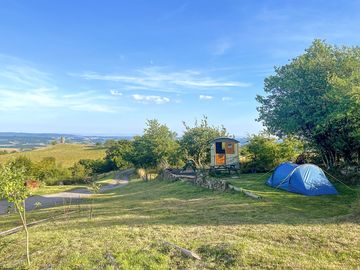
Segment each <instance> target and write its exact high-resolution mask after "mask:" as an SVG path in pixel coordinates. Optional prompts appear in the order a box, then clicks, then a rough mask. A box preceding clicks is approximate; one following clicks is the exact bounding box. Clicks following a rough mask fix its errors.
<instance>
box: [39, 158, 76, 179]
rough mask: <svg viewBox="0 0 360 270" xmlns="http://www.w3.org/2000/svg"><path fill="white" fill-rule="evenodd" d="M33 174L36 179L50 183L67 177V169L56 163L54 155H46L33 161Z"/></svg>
mask: <svg viewBox="0 0 360 270" xmlns="http://www.w3.org/2000/svg"><path fill="white" fill-rule="evenodd" d="M34 176H35V178H36V179H38V180H40V181H42V182H44V183H46V184H50V185H51V184H54V183H56V182H57V181H59V180H64V179H67V178H69V171H68V170H67V169H64V168H63V167H62V166H61V165H59V164H56V160H55V158H54V157H46V158H43V159H42V160H41V161H39V162H37V163H35V165H34Z"/></svg>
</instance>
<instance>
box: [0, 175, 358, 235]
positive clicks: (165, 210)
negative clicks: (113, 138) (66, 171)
mask: <svg viewBox="0 0 360 270" xmlns="http://www.w3.org/2000/svg"><path fill="white" fill-rule="evenodd" d="M229 181H231V182H232V183H233V184H234V185H237V186H241V187H243V188H246V189H249V190H251V191H252V192H255V193H257V194H259V195H261V196H262V199H261V200H255V199H251V198H248V197H246V196H245V195H243V194H241V193H223V192H216V191H211V190H208V189H204V188H200V187H197V186H193V185H191V184H189V183H183V182H172V183H170V182H166V181H150V182H143V181H139V180H135V181H131V182H130V184H128V185H127V186H125V187H121V188H117V189H113V190H109V191H107V192H105V193H104V194H101V195H99V196H96V197H95V198H94V216H95V219H94V220H92V221H91V222H90V221H89V220H88V219H87V218H86V217H87V211H88V210H87V209H88V207H89V206H88V205H89V204H90V203H91V200H92V199H83V200H82V203H81V205H79V206H78V207H79V208H81V209H82V213H81V214H80V215H78V216H76V215H74V217H72V219H76V224H73V225H72V228H73V229H77V228H83V227H84V226H85V227H94V228H101V227H111V226H119V225H121V226H144V225H149V226H153V225H162V224H166V225H197V226H208V225H238V224H293V225H299V224H336V223H342V222H354V223H358V221H359V219H354V220H353V219H351V218H350V219H344V218H341V217H344V216H346V215H349V214H351V213H352V211H353V209H352V207H351V206H352V204H353V203H354V202H355V200H357V199H358V197H357V195H356V193H354V192H350V191H349V190H346V189H344V188H343V187H340V186H337V188H338V190H339V192H340V194H341V195H335V196H334V195H332V196H317V197H308V196H303V195H299V194H294V193H288V192H285V191H282V190H276V189H273V188H270V187H268V186H266V185H265V184H264V179H252V177H248V178H246V179H236V180H234V179H229ZM73 203H75V201H73ZM76 204H77V202H76ZM72 207H73V208H74V207H77V206H76V205H73V206H72ZM61 209H63V207H62V206H59V207H55V208H51V209H48V210H44V209H42V210H35V211H31V212H29V219H30V220H36V219H40V217H41V218H43V217H45V216H46V215H50V213H51V212H52V211H57V212H59V211H61ZM12 222H14V217H13V215H12V216H11V217H10V218H9V219H8V221H6V222H5V221H4V220H3V221H2V222H0V227H1V228H3V227H9V226H10V224H11V223H12ZM67 229H68V228H66V227H62V226H61V227H60V228H59V230H67Z"/></svg>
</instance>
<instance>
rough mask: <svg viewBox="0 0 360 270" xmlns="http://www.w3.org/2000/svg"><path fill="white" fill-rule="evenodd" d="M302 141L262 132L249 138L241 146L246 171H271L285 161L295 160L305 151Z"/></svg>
mask: <svg viewBox="0 0 360 270" xmlns="http://www.w3.org/2000/svg"><path fill="white" fill-rule="evenodd" d="M303 149H304V145H303V143H302V142H301V141H299V140H297V139H295V138H291V137H287V138H285V139H284V140H282V141H278V140H277V139H276V138H275V137H271V136H269V135H268V134H265V133H260V134H259V135H252V136H250V137H249V138H248V143H247V144H246V145H245V146H243V147H242V148H241V155H242V156H243V157H244V158H245V162H243V164H242V165H243V170H244V171H258V172H259V171H261V172H265V171H269V170H272V169H274V168H275V167H276V166H277V165H279V164H280V163H282V162H285V161H295V160H296V158H297V157H298V156H299V155H300V154H301V153H302V152H303Z"/></svg>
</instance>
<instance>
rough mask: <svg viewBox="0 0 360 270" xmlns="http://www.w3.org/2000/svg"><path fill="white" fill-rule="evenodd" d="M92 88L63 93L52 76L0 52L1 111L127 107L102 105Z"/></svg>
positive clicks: (114, 108)
mask: <svg viewBox="0 0 360 270" xmlns="http://www.w3.org/2000/svg"><path fill="white" fill-rule="evenodd" d="M103 99H104V96H101V95H98V94H97V93H96V92H95V91H80V92H75V93H64V91H61V89H59V87H58V86H57V85H56V83H55V82H54V81H53V79H52V77H51V75H50V74H48V73H44V72H42V71H40V70H38V69H36V68H34V67H33V66H32V65H31V64H30V63H27V62H25V61H22V60H21V59H18V58H14V57H7V56H3V55H0V111H12V110H21V109H31V110H38V109H44V108H63V109H69V110H77V111H92V112H116V111H119V110H127V108H126V107H118V106H113V105H109V104H102V103H100V102H99V100H103Z"/></svg>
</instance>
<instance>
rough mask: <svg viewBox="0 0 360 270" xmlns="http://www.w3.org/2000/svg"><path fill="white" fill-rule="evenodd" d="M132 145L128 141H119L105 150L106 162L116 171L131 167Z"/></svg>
mask: <svg viewBox="0 0 360 270" xmlns="http://www.w3.org/2000/svg"><path fill="white" fill-rule="evenodd" d="M133 150H134V149H133V143H132V142H131V141H129V140H120V141H117V142H116V144H113V145H112V146H110V147H109V148H108V149H107V150H106V157H105V159H106V160H109V161H111V162H113V163H114V164H115V166H116V168H117V169H125V168H129V167H131V161H130V158H129V157H130V156H131V153H132V152H133Z"/></svg>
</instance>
